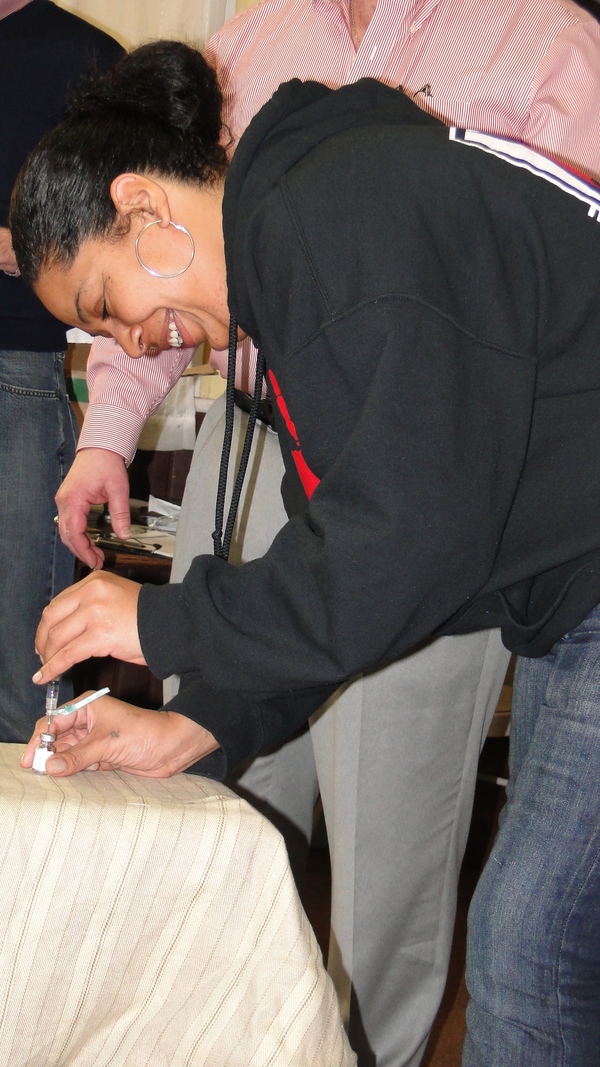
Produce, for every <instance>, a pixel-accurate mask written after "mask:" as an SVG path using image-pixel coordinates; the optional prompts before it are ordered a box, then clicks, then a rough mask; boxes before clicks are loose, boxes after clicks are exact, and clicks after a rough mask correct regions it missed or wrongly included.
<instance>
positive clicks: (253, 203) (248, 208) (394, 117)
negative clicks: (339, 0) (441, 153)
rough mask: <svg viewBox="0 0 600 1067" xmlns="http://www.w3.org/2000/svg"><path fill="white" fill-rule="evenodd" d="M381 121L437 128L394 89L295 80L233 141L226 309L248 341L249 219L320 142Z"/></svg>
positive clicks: (254, 333) (226, 218) (253, 327)
mask: <svg viewBox="0 0 600 1067" xmlns="http://www.w3.org/2000/svg"><path fill="white" fill-rule="evenodd" d="M357 90H358V91H357ZM382 117H385V121H386V122H390V123H395V124H398V125H402V126H406V125H415V126H416V125H418V126H439V127H441V126H442V125H443V124H442V123H441V122H439V121H438V119H435V118H433V117H432V116H431V115H428V114H427V113H426V112H425V111H423V110H422V109H421V108H419V107H418V106H417V105H416V104H414V103H413V102H412V100H410V99H409V98H408V97H407V96H406V95H405V94H404V93H402V92H401V91H390V88H389V86H386V85H382V84H381V83H380V82H378V81H375V80H373V79H370V78H367V79H364V80H363V81H361V82H359V83H357V84H353V85H348V86H344V87H343V88H341V89H335V90H334V89H329V88H327V86H325V85H321V84H320V83H318V82H301V81H299V80H298V79H297V78H295V79H293V80H292V81H289V82H284V84H283V85H281V86H280V87H279V89H278V90H277V92H276V93H274V94H273V96H272V97H271V99H270V100H269V102H268V103H267V104H265V105H264V107H262V108H261V110H260V111H259V112H258V114H257V115H256V116H255V118H254V119H253V120H252V122H251V123H250V125H249V126H248V129H247V130H246V132H245V133H244V136H243V137H242V138H241V140H240V142H239V145H238V147H237V148H236V151H235V155H234V157H233V160H232V163H231V166H230V168H229V172H228V174H227V180H226V183H225V195H224V198H223V232H224V236H225V258H226V264H227V286H228V293H229V309H230V311H231V314H232V316H233V317H234V318H235V319H236V320H237V322H238V324H239V325H240V326H241V327H242V329H243V330H244V331H245V332H246V333H247V334H249V335H250V337H252V339H253V340H254V341H255V343H256V342H258V343H260V337H259V336H258V326H257V322H256V317H255V314H254V311H253V308H252V304H251V301H250V299H249V294H248V291H247V288H246V285H245V276H246V271H247V269H248V261H247V257H246V249H247V235H248V231H249V229H250V228H251V226H252V220H253V216H254V215H255V213H256V212H257V210H259V209H260V208H261V207H262V205H263V203H264V201H265V199H266V198H268V197H269V195H270V194H271V193H272V192H273V190H274V189H276V188H277V186H278V184H279V182H280V180H281V178H282V177H283V175H285V174H286V173H287V172H288V171H289V170H290V169H291V168H292V167H294V166H295V165H296V164H297V163H298V162H299V161H300V160H301V159H302V158H303V156H305V155H306V154H307V153H308V152H311V151H312V150H313V149H314V148H315V147H316V146H317V145H319V144H320V143H321V142H322V141H325V140H328V139H330V138H331V137H332V136H334V135H335V134H336V133H342V132H343V131H345V130H348V129H351V128H352V127H356V126H361V127H363V128H364V127H365V126H366V125H369V123H370V122H373V124H375V123H376V124H379V125H380V124H381V122H382Z"/></svg>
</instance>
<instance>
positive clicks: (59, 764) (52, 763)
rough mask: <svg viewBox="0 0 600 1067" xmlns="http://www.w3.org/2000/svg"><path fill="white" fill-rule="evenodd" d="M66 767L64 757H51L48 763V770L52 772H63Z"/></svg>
mask: <svg viewBox="0 0 600 1067" xmlns="http://www.w3.org/2000/svg"><path fill="white" fill-rule="evenodd" d="M66 769H67V765H66V763H65V761H64V759H49V760H48V762H47V764H46V770H47V771H49V772H50V774H62V772H63V771H66Z"/></svg>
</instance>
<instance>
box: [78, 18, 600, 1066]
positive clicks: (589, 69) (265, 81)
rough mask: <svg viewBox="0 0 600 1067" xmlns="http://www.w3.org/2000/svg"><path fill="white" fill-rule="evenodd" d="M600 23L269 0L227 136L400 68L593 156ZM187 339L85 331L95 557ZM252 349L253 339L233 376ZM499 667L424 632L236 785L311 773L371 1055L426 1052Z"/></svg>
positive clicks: (289, 810)
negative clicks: (96, 513)
mask: <svg viewBox="0 0 600 1067" xmlns="http://www.w3.org/2000/svg"><path fill="white" fill-rule="evenodd" d="M599 30H600V27H599V26H598V24H597V22H596V21H595V19H594V18H593V16H592V15H590V14H588V13H586V12H585V11H583V10H582V9H581V8H578V7H576V6H575V5H574V4H572V3H570V2H568V0H512V2H509V3H507V4H503V5H502V7H501V8H500V7H499V6H498V5H493V4H488V5H487V6H486V5H482V4H481V3H479V2H475V0H467V2H456V0H454V2H450V0H447V2H445V0H438V2H432V0H413V2H409V3H403V4H399V3H398V0H378V2H377V3H376V4H375V3H373V2H372V0H352V3H351V4H350V3H347V2H346V0H339V2H336V0H266V3H263V4H260V5H258V6H257V7H255V8H252V9H250V10H249V11H247V12H245V13H244V14H242V15H240V16H238V17H237V18H235V19H233V20H232V21H231V22H230V23H229V24H227V25H226V26H225V27H224V28H223V30H222V31H221V32H220V33H218V34H217V35H216V37H215V38H213V40H212V41H211V42H210V43H209V46H208V48H207V55H208V57H209V59H210V60H211V62H212V63H213V65H214V66H215V68H216V70H217V72H218V75H219V79H220V81H221V84H222V87H223V92H224V98H225V110H224V121H225V122H226V124H227V125H228V127H229V129H230V130H231V132H232V134H233V137H234V140H237V139H238V138H239V136H240V135H241V133H242V132H243V130H244V128H245V126H246V125H247V123H248V122H249V120H250V119H251V118H252V116H253V115H254V113H255V112H256V111H257V110H258V109H259V108H260V106H261V105H262V104H263V103H264V102H265V101H266V100H267V99H268V98H269V97H270V95H271V94H272V92H273V91H274V90H275V89H276V88H277V86H278V85H279V83H280V82H281V81H283V80H285V79H286V78H289V77H292V76H298V77H300V78H303V79H306V78H316V79H318V80H320V81H324V82H325V83H327V84H328V85H331V86H337V85H341V84H346V83H348V82H353V81H356V80H358V79H359V78H362V77H364V76H371V77H376V78H378V79H379V80H381V81H384V82H386V83H387V84H389V85H392V86H399V85H402V86H403V87H404V88H405V89H406V90H407V91H408V92H409V93H410V95H412V97H413V99H414V100H415V101H416V102H417V103H419V105H420V106H421V107H423V108H425V109H427V110H429V111H431V113H432V114H434V115H435V116H437V117H439V118H442V119H444V120H446V121H452V122H456V123H458V124H460V125H464V126H471V127H477V128H480V129H484V130H487V131H489V132H491V133H495V134H501V135H504V136H509V137H515V138H519V139H520V140H523V141H526V142H528V143H530V144H531V145H533V146H534V147H536V148H538V149H540V150H541V151H544V152H546V153H547V154H549V155H552V156H555V157H557V158H558V159H560V160H562V161H564V162H565V163H568V164H569V165H573V166H575V167H578V168H580V169H582V170H583V171H585V172H587V173H589V174H592V175H596V176H597V175H598V174H599V173H600V164H599V156H598V145H599V144H600V32H599ZM190 356H191V352H189V351H181V350H172V351H168V352H163V353H160V354H159V356H158V357H156V358H154V359H141V360H135V361H132V360H129V359H128V357H126V356H125V355H124V354H123V353H120V352H118V351H116V350H115V346H114V345H113V343H112V342H110V341H107V340H104V339H101V338H99V339H97V341H96V342H95V344H94V346H93V350H92V357H91V362H90V368H89V381H90V401H91V403H90V408H89V411H88V415H87V417H86V423H85V425H84V429H83V432H82V436H81V439H80V445H79V453H78V458H77V460H76V463H75V467H74V468H73V471H72V474H71V476H70V478H69V479H68V481H67V482H66V483H65V485H64V486H63V489H62V490H61V493H60V494H59V498H58V499H59V509H60V514H61V533H62V534H63V537H64V539H65V540H66V542H67V543H69V544H71V546H72V548H73V549H74V550H75V551H76V553H77V554H78V555H79V556H80V557H81V558H82V559H84V560H85V561H86V562H88V563H89V564H90V565H92V566H94V565H96V564H97V562H98V559H97V557H96V555H95V553H94V550H93V549H92V548H91V547H90V546H89V543H88V542H87V539H86V538H85V534H84V530H85V519H86V515H87V510H88V505H89V503H90V502H92V501H93V502H97V501H99V500H105V499H108V501H109V504H110V508H111V515H112V518H113V523H114V525H115V528H116V530H117V532H118V533H120V534H121V535H123V536H125V535H126V534H127V523H128V499H127V498H128V488H127V483H126V470H125V464H126V462H128V461H129V460H130V459H131V456H132V455H133V452H134V450H135V445H136V442H137V437H138V434H139V432H140V430H141V426H142V425H143V422H144V420H145V418H146V416H147V415H148V414H149V413H150V411H151V410H152V409H153V407H154V406H155V405H156V404H157V403H158V402H159V401H160V399H162V397H163V396H164V395H165V393H166V392H167V391H168V389H169V388H170V386H171V385H172V383H173V381H174V380H175V379H176V377H177V376H178V374H179V373H180V372H181V370H182V369H183V367H184V366H185V365H186V363H187V361H188V360H189V358H190ZM253 359H254V357H253V352H252V349H251V347H250V346H249V345H248V344H246V345H245V346H243V347H242V348H241V350H240V353H239V360H238V367H239V376H240V377H239V384H240V386H242V387H248V384H249V381H248V379H249V378H251V375H252V365H253ZM221 421H222V408H221V405H220V403H216V404H215V405H213V409H212V411H211V412H210V413H209V416H208V417H207V419H206V420H205V425H204V427H203V429H202V431H201V434H200V437H199V441H198V446H197V454H196V458H195V461H194V466H193V469H192V473H191V476H190V480H189V484H188V491H187V493H186V501H185V506H184V514H183V515H182V520H181V526H180V534H179V536H178V546H177V552H176V559H175V564H174V577H175V578H177V577H181V576H182V575H183V573H185V570H186V569H187V566H188V564H189V561H190V559H191V558H192V557H193V556H194V555H195V554H197V553H198V552H200V551H203V550H204V551H207V550H209V547H210V532H211V530H212V518H211V512H212V501H213V499H214V482H215V478H216V475H215V474H214V472H215V471H216V460H217V454H218V452H219V451H220V440H221V436H222V434H221ZM243 421H244V417H243V415H242V414H241V413H238V423H239V424H242V423H243ZM257 455H259V456H260V462H258V459H256V460H255V464H254V470H253V478H254V490H253V496H252V494H249V495H248V497H247V499H246V502H245V506H246V509H247V510H248V517H247V524H246V529H245V534H244V539H243V541H242V542H241V543H238V545H237V546H236V551H237V552H238V558H252V556H255V555H261V554H262V553H263V552H264V551H265V550H266V548H267V547H268V545H269V543H270V541H271V539H272V537H273V536H274V534H275V532H276V530H277V529H278V528H279V526H280V525H282V524H283V522H284V521H285V511H284V509H283V506H282V504H281V501H280V499H279V483H280V478H281V466H280V457H279V452H278V447H277V442H276V440H275V439H274V438H273V436H272V434H271V433H270V431H269V430H268V429H267V427H265V426H263V427H262V428H261V431H260V443H259V445H258V448H257ZM250 501H252V507H251V508H250ZM243 506H244V505H243ZM505 668H506V654H505V650H504V649H503V648H502V646H501V644H500V641H499V638H498V635H497V633H495V632H493V633H490V634H487V633H480V634H474V635H466V636H460V637H450V638H443V639H441V640H438V641H436V642H433V643H431V644H429V645H427V646H426V647H424V648H422V649H421V650H419V652H417V653H414V654H413V655H412V656H409V657H406V658H404V659H403V660H402V661H401V662H399V663H397V664H393V665H392V666H391V667H388V668H386V669H385V670H383V671H378V672H376V673H375V674H372V675H369V676H367V677H365V678H361V679H359V680H357V681H355V682H354V683H353V685H351V686H350V687H347V688H346V689H345V690H344V691H343V692H341V693H340V694H338V695H337V696H336V698H335V699H334V700H333V701H331V702H330V705H329V706H328V708H327V710H326V711H325V712H324V713H323V714H321V715H319V716H317V717H316V720H315V722H314V724H313V726H312V739H313V743H314V747H315V759H316V764H317V768H318V781H317V777H316V775H315V769H314V764H313V757H312V753H311V751H310V740H309V739H308V738H307V737H306V736H304V737H301V738H299V739H296V740H295V741H293V742H290V743H289V744H288V745H286V746H284V747H283V749H282V750H281V751H280V752H279V753H277V754H276V755H275V754H272V755H269V756H268V757H265V758H264V759H261V760H258V761H256V763H255V765H254V767H253V768H251V769H250V771H248V772H246V774H245V775H244V776H243V777H242V779H241V782H240V785H241V788H242V789H244V790H245V791H246V792H249V793H250V794H251V795H253V796H255V797H257V796H258V797H259V798H261V801H262V803H263V805H265V806H267V807H272V808H275V809H276V811H277V812H278V813H279V816H280V818H283V819H286V820H288V821H289V822H291V823H293V824H295V826H296V828H297V829H299V830H300V831H301V832H302V833H303V834H304V836H306V835H307V834H309V833H310V825H311V817H312V806H313V801H314V798H315V792H316V789H317V788H319V789H320V791H321V796H322V798H323V803H324V808H325V813H326V820H327V827H328V833H329V838H330V847H331V854H332V866H333V901H332V940H331V948H330V967H331V970H332V973H333V974H334V977H335V979H336V984H337V988H338V992H339V993H340V997H341V1000H342V1005H343V1007H344V1009H345V1011H346V1014H347V1015H348V1016H349V1033H350V1037H351V1041H352V1043H353V1045H354V1047H355V1048H356V1049H357V1050H358V1052H359V1056H360V1058H361V1063H364V1064H365V1065H367V1064H370V1063H374V1062H376V1063H377V1065H378V1067H416V1065H417V1064H418V1063H419V1062H420V1061H421V1059H422V1056H423V1053H424V1049H425V1045H426V1043H427V1038H428V1034H429V1031H430V1027H431V1024H432V1021H433V1018H434V1016H435V1013H436V1010H437V1007H438V1004H439V1001H440V998H441V995H442V992H443V988H444V982H445V977H446V971H447V963H448V956H449V949H450V943H451V936H452V928H453V918H454V907H455V897H456V886H457V879H458V872H459V867H460V861H461V857H462V853H463V850H464V846H465V842H466V834H467V830H468V825H469V818H470V811H471V805H472V797H473V790H474V784H475V776H476V769H477V758H478V753H479V749H480V745H481V743H482V740H483V739H484V737H485V734H486V731H487V725H488V723H489V720H490V717H491V715H492V714H493V710H494V707H495V703H496V699H497V695H498V692H499V689H500V686H501V683H502V680H503V676H504V672H505ZM449 710H451V712H452V722H451V726H450V725H449V720H448V714H447V713H448V711H449ZM373 731H375V732H376V733H375V736H377V738H378V739H379V743H378V745H377V753H376V759H377V763H376V766H377V770H376V771H375V770H374V766H375V754H374V753H373V752H372V751H371V749H370V744H371V743H372V742H371V739H372V737H373V736H374V734H373ZM398 734H400V735H401V736H400V739H398ZM382 741H384V743H383V744H381V742H382ZM386 754H387V755H386ZM390 901H393V907H392V906H390Z"/></svg>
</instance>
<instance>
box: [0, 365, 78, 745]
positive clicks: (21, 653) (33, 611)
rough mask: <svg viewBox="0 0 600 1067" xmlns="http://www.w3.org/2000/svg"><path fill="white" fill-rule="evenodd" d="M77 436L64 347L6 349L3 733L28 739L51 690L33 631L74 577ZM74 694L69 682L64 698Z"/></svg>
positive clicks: (2, 402) (0, 381)
mask: <svg viewBox="0 0 600 1067" xmlns="http://www.w3.org/2000/svg"><path fill="white" fill-rule="evenodd" d="M75 441H76V427H75V420H74V417H73V412H72V409H71V405H70V404H69V401H68V399H67V395H66V390H65V380H64V352H13V351H2V350H0V490H1V491H0V741H25V740H28V739H29V737H30V736H31V732H32V727H33V725H34V723H35V720H36V719H37V718H39V716H40V715H43V713H44V696H45V693H44V690H43V688H42V689H41V690H40V688H39V686H35V685H33V683H32V681H31V676H32V674H33V673H34V672H35V671H36V670H38V668H39V664H40V661H39V659H38V657H37V655H36V653H35V650H34V635H35V631H36V629H37V625H38V622H39V620H40V615H41V614H42V611H43V609H44V607H45V606H46V604H48V602H49V601H50V600H51V599H52V597H53V596H55V595H56V593H58V592H60V590H61V589H64V588H65V586H67V585H69V584H70V583H71V582H72V581H73V564H74V559H73V556H72V555H71V553H70V552H69V551H68V549H66V548H65V547H64V546H63V545H62V543H61V541H60V538H59V536H58V531H57V528H56V526H55V524H54V522H53V518H54V515H55V514H56V505H55V503H54V494H55V493H56V491H57V489H58V487H59V485H60V483H61V481H62V479H63V478H64V476H65V474H66V473H67V471H68V469H69V466H70V464H71V463H72V461H73V456H74V452H75ZM69 695H70V692H69V687H68V685H67V684H65V686H63V687H61V698H62V699H63V700H66V699H68V697H69Z"/></svg>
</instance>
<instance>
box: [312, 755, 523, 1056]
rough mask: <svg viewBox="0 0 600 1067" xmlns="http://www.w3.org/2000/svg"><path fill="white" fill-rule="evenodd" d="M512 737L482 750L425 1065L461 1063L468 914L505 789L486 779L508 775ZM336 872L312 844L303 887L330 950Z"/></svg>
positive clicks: (320, 939)
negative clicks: (447, 964) (448, 957)
mask: <svg viewBox="0 0 600 1067" xmlns="http://www.w3.org/2000/svg"><path fill="white" fill-rule="evenodd" d="M507 754H508V741H507V739H506V738H501V739H490V740H488V741H487V742H486V746H485V748H484V751H483V753H482V758H481V761H480V771H481V773H482V774H483V775H485V776H486V778H485V779H482V780H480V781H479V782H478V784H477V790H476V795H475V804H474V808H473V819H472V823H471V832H470V835H469V841H468V844H467V849H466V852H465V858H464V861H463V865H462V870H461V876H460V883H459V891H458V908H457V915H456V925H455V929H454V942H453V947H452V956H451V960H450V969H449V973H448V981H447V984H446V992H445V994H444V998H443V1000H442V1003H441V1006H440V1010H439V1012H438V1015H437V1018H436V1021H435V1024H434V1027H433V1030H432V1033H431V1038H430V1041H429V1045H428V1046H427V1051H426V1053H425V1057H424V1059H423V1061H422V1067H460V1061H461V1050H462V1044H463V1039H464V1034H465V1009H466V1005H467V990H466V987H465V981H464V970H465V947H466V930H467V912H468V908H469V902H470V900H471V897H472V895H473V891H474V889H475V885H476V883H477V878H478V876H479V872H480V871H481V868H482V867H483V864H484V862H485V859H486V857H487V854H488V852H489V849H490V847H491V844H492V842H493V838H494V834H495V831H496V827H497V819H498V814H499V811H500V808H501V806H502V803H503V799H504V789H503V788H502V787H501V786H498V785H495V784H493V782H491V781H489V780H487V779H489V778H495V777H496V776H499V777H505V775H506V759H507ZM330 894H331V875H330V868H329V856H328V853H327V848H326V846H325V847H320V848H313V849H311V851H310V854H309V864H308V870H307V874H306V878H305V882H304V885H303V890H302V894H301V896H302V902H303V904H304V907H305V910H306V912H307V915H308V917H309V919H310V921H311V923H312V925H313V929H314V931H315V934H316V936H317V940H318V942H319V944H320V946H321V949H322V951H323V955H324V956H326V953H327V940H328V936H329V909H330Z"/></svg>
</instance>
